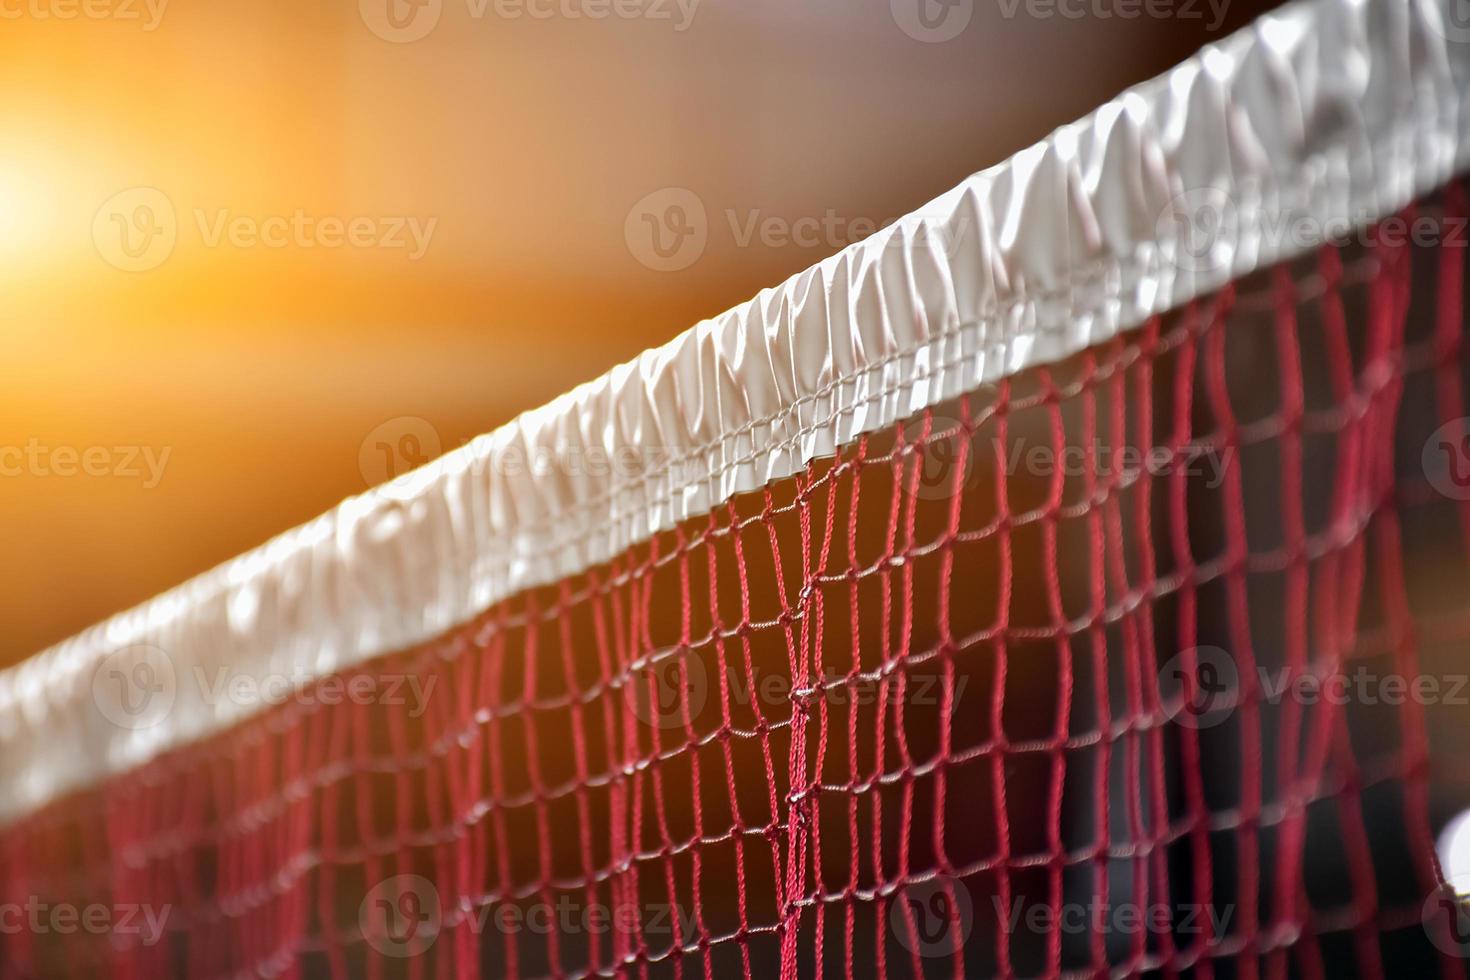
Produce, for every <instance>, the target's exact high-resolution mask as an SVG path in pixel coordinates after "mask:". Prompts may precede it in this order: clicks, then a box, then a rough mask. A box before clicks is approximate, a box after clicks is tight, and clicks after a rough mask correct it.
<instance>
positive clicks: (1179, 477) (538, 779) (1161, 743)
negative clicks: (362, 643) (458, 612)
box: [0, 187, 1470, 977]
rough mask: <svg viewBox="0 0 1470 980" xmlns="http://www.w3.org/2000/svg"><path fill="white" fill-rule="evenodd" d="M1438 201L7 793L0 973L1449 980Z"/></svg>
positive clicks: (1462, 460) (1455, 441)
mask: <svg viewBox="0 0 1470 980" xmlns="http://www.w3.org/2000/svg"><path fill="white" fill-rule="evenodd" d="M1464 213H1465V211H1464V200H1463V197H1462V195H1461V193H1460V190H1459V188H1457V187H1452V188H1450V189H1449V190H1447V191H1446V192H1443V193H1441V194H1438V195H1435V196H1434V197H1432V198H1430V199H1428V200H1426V201H1423V202H1421V203H1420V204H1419V205H1418V206H1416V207H1415V208H1413V209H1410V210H1409V211H1407V212H1405V213H1404V214H1403V215H1400V216H1398V217H1397V218H1396V219H1394V220H1395V221H1399V222H1401V223H1403V224H1404V225H1405V226H1406V227H1413V228H1420V229H1422V228H1426V227H1428V228H1432V229H1435V232H1434V234H1432V235H1429V236H1427V237H1428V238H1430V239H1432V240H1430V241H1421V240H1420V237H1421V236H1414V237H1413V240H1409V241H1406V240H1403V236H1400V237H1399V240H1397V241H1395V240H1391V239H1392V238H1393V236H1391V235H1390V234H1388V231H1389V229H1388V227H1387V225H1386V224H1385V225H1380V226H1379V228H1378V229H1377V230H1378V231H1380V232H1382V234H1379V235H1376V236H1375V235H1374V234H1373V232H1374V231H1375V229H1370V230H1369V232H1368V233H1366V234H1365V236H1360V237H1362V240H1360V241H1358V242H1356V243H1354V244H1352V245H1344V246H1340V247H1329V248H1325V249H1321V250H1318V251H1316V252H1314V253H1312V254H1309V255H1308V256H1306V257H1304V258H1302V259H1300V260H1297V261H1293V262H1291V263H1288V264H1286V265H1282V266H1279V267H1275V268H1271V269H1267V270H1263V271H1262V272H1260V273H1258V274H1255V275H1253V276H1251V277H1249V278H1248V279H1244V280H1241V281H1239V282H1236V283H1234V284H1233V285H1232V286H1230V287H1229V288H1226V289H1224V290H1222V291H1221V292H1219V293H1218V294H1215V295H1212V296H1209V297H1206V298H1203V299H1200V300H1198V301H1196V302H1194V303H1191V304H1190V305H1188V306H1187V307H1185V308H1183V309H1181V310H1177V311H1175V312H1173V313H1172V314H1170V315H1168V316H1165V317H1161V318H1157V319H1154V320H1151V321H1149V322H1148V323H1146V324H1144V325H1143V326H1141V327H1140V328H1139V329H1137V330H1135V331H1132V332H1129V333H1128V334H1126V335H1125V336H1123V337H1121V338H1118V339H1115V340H1113V341H1109V342H1107V343H1103V344H1101V345H1099V346H1096V347H1094V348H1093V349H1090V350H1088V351H1085V352H1084V353H1082V354H1080V355H1079V356H1076V357H1074V358H1072V359H1070V360H1068V361H1066V362H1064V363H1061V364H1058V365H1054V366H1052V367H1049V368H1045V369H1034V370H1031V371H1029V372H1026V373H1024V374H1022V375H1020V376H1017V377H1015V378H1012V379H1010V380H1008V381H1006V382H1004V383H1000V384H998V385H994V386H991V387H988V388H985V389H982V390H980V391H978V392H976V393H974V394H972V395H970V396H967V397H965V398H962V399H960V400H958V401H956V402H952V403H949V404H946V405H943V406H940V407H938V408H936V409H934V410H931V411H926V412H924V413H922V414H921V415H919V416H917V417H914V418H911V419H908V420H906V421H905V422H903V423H902V424H899V425H896V426H894V427H892V429H891V430H889V431H886V432H883V433H879V434H876V435H871V436H868V437H865V438H862V439H860V440H858V441H857V442H856V443H854V444H852V445H850V446H847V447H845V448H844V449H843V450H842V451H841V452H840V453H839V454H838V455H837V456H836V458H834V459H827V460H822V461H818V462H816V463H813V464H812V465H811V466H810V467H809V468H808V469H807V470H806V471H805V472H803V473H801V474H800V475H798V476H797V477H795V478H792V479H789V480H785V481H782V482H780V483H778V484H775V485H773V486H770V487H768V488H766V489H765V490H763V491H760V492H757V493H753V494H748V495H745V496H742V497H740V498H737V499H735V500H733V501H731V502H729V503H728V504H725V505H722V506H720V507H718V508H716V510H715V511H714V512H713V513H711V514H709V515H708V516H706V517H702V518H700V519H697V520H693V521H690V522H687V523H685V524H684V525H682V526H680V527H677V528H675V529H674V530H672V531H669V532H667V533H664V534H661V535H659V536H658V537H656V538H655V539H653V540H651V541H649V542H648V543H646V544H644V545H640V546H638V547H635V548H633V549H632V550H630V551H629V552H627V553H625V554H623V555H622V556H620V557H619V558H618V559H616V560H615V561H613V562H611V563H609V564H607V565H605V566H600V567H597V568H594V569H591V570H589V571H587V572H586V573H585V574H582V575H579V576H576V577H574V578H571V579H568V580H565V581H562V582H559V583H557V584H555V585H553V586H549V587H544V588H538V589H534V590H531V591H528V592H525V593H523V594H520V595H517V596H515V597H513V598H511V599H509V600H507V601H504V602H501V603H499V604H497V605H495V606H494V607H492V608H490V609H487V610H485V611H484V613H483V614H482V615H480V616H479V617H478V618H476V619H475V620H474V621H473V622H469V623H467V624H465V625H463V626H462V627H460V628H457V629H455V630H453V631H451V632H449V633H448V634H446V635H443V636H441V637H439V638H437V639H435V640H433V641H432V642H428V643H425V644H423V645H421V646H419V647H416V648H414V649H409V650H403V651H400V652H398V653H395V654H393V655H390V656H387V657H384V658H380V659H378V660H376V661H374V662H371V663H369V664H367V665H364V666H362V667H360V668H357V669H354V670H352V671H349V672H348V673H347V674H345V675H342V676H339V677H335V678H328V679H326V680H324V681H321V682H319V683H318V684H316V685H315V686H313V687H311V688H308V689H307V690H306V691H305V692H303V693H302V694H301V695H298V696H295V697H292V698H290V699H288V700H287V701H285V702H284V703H282V704H279V705H277V706H275V707H273V708H271V709H270V710H268V711H266V712H264V713H262V714H259V715H257V716H255V717H253V718H252V719H251V720H249V721H247V722H246V723H244V724H241V725H239V726H238V727H236V728H234V729H232V730H230V731H228V732H226V733H225V734H223V735H220V736H217V737H214V738H212V739H210V740H208V741H206V742H203V743H199V744H195V745H192V746H187V747H184V748H181V749H178V750H175V751H172V752H170V753H167V754H165V755H163V756H161V757H159V758H157V759H156V760H155V761H153V762H151V763H149V764H147V765H145V766H143V767H141V768H140V769H138V770H136V771H133V772H130V773H127V774H124V775H120V776H117V777H114V778H112V779H110V780H109V781H107V782H105V783H103V784H101V785H99V786H97V787H94V788H92V789H89V790H86V791H84V792H80V793H76V794H73V795H71V796H68V797H66V798H64V799H62V800H60V801H58V802H55V803H53V804H51V805H49V806H47V807H46V808H44V809H43V810H41V811H39V812H36V813H33V814H30V815H28V816H26V817H24V818H22V819H20V820H19V821H16V822H13V823H12V824H11V825H10V826H9V827H8V828H6V829H5V830H4V831H3V833H0V849H3V850H0V889H3V892H0V899H3V901H4V902H5V903H8V904H6V905H4V906H3V908H5V909H6V910H7V914H6V915H0V919H4V920H5V921H0V975H3V976H5V977H29V976H38V975H54V976H61V975H71V976H84V975H102V974H111V975H116V976H121V977H158V976H164V975H187V976H192V977H227V976H284V977H317V976H321V977H342V976H349V975H350V976H368V977H381V976H394V977H397V976H408V977H467V976H476V975H486V976H540V975H556V976H588V975H636V976H700V977H709V976H745V977H752V976H753V977H771V976H812V975H818V974H820V975H831V976H842V977H886V976H919V975H925V976H955V977H960V976H982V975H999V976H1048V977H1055V976H1064V975H1066V976H1079V977H1081V976H1087V977H1094V976H1107V975H1110V974H1111V975H1124V974H1127V975H1133V974H1140V973H1147V974H1151V975H1158V976H1169V977H1173V976H1182V975H1189V976H1201V977H1256V976H1263V975H1264V976H1270V977H1284V976H1301V977H1341V976H1365V977H1381V976H1432V975H1444V976H1460V975H1463V974H1462V972H1461V971H1462V967H1461V963H1462V960H1461V959H1460V958H1459V956H1458V955H1457V954H1458V953H1459V952H1460V951H1461V949H1462V947H1464V945H1465V944H1463V943H1461V944H1458V945H1457V944H1456V942H1455V940H1456V939H1458V938H1463V937H1464V936H1465V935H1466V932H1465V930H1464V928H1463V926H1464V922H1463V921H1461V920H1457V919H1456V918H1455V907H1454V903H1453V902H1452V901H1437V900H1436V895H1437V894H1438V893H1437V892H1436V889H1437V888H1439V887H1441V886H1440V882H1441V872H1440V870H1439V867H1438V863H1437V859H1436V856H1435V848H1434V840H1433V833H1434V832H1435V830H1436V829H1437V828H1438V827H1440V826H1441V825H1442V824H1443V823H1444V822H1445V820H1446V819H1447V818H1448V817H1449V816H1450V815H1452V814H1453V813H1454V812H1456V811H1457V810H1459V809H1461V808H1463V807H1464V806H1466V805H1467V804H1470V792H1467V787H1470V784H1467V781H1466V779H1465V778H1464V777H1465V775H1466V774H1467V772H1470V765H1467V763H1466V762H1465V753H1464V752H1463V751H1462V749H1463V748H1464V747H1465V746H1467V745H1470V738H1467V737H1466V735H1465V732H1466V731H1467V728H1466V725H1465V721H1466V719H1467V717H1470V711H1466V710H1465V709H1463V708H1458V707H1457V706H1456V705H1457V703H1460V702H1457V700H1456V696H1458V697H1460V698H1463V697H1464V695H1462V694H1460V693H1459V692H1458V690H1457V689H1456V690H1455V691H1454V692H1453V693H1454V695H1455V696H1452V688H1454V687H1455V684H1456V678H1457V677H1459V678H1460V679H1461V681H1463V675H1464V672H1465V670H1466V669H1467V668H1466V667H1465V664H1466V663H1467V661H1466V659H1465V647H1466V641H1467V640H1470V490H1467V489H1466V487H1467V485H1470V452H1467V449H1470V446H1467V444H1466V440H1465V435H1466V433H1467V432H1470V428H1466V427H1465V426H1464V423H1463V416H1464V415H1465V392H1466V380H1467V377H1470V373H1467V371H1466V361H1467V358H1466V347H1465V344H1464V342H1463V337H1464V325H1465V324H1464V313H1465V304H1464V301H1463V282H1464V256H1465V248H1464V244H1465V232H1464V222H1463V220H1461V216H1462V215H1463V214H1464ZM179 670H180V676H179V678H178V683H192V682H195V679H193V678H190V677H189V675H188V672H187V670H186V669H185V668H184V667H183V666H182V665H181V666H180V668H179ZM1363 678H1366V680H1361V679H1363ZM1393 678H1399V679H1400V681H1404V682H1407V683H1409V684H1410V685H1411V692H1412V685H1413V684H1414V683H1422V682H1423V681H1425V680H1426V679H1428V680H1433V681H1435V682H1436V683H1437V684H1438V687H1437V693H1435V694H1433V695H1431V694H1429V693H1426V692H1425V691H1424V690H1423V689H1419V690H1417V692H1412V693H1411V694H1410V695H1409V696H1407V697H1398V698H1394V697H1390V696H1388V695H1387V694H1386V693H1385V690H1386V685H1387V684H1388V683H1389V682H1390V681H1391V680H1392V679H1393ZM1355 679H1359V680H1355ZM1347 682H1351V683H1347ZM1334 684H1335V685H1336V686H1335V687H1334ZM354 685H356V687H355V688H354ZM415 685H417V686H416V687H415ZM354 690H356V692H357V694H356V695H354V694H353V693H352V692H353V691H354ZM313 692H315V694H314V695H313ZM333 692H335V693H333ZM37 907H40V908H42V909H44V910H49V911H41V912H35V911H34V910H35V909H36V908H37ZM68 907H69V908H72V909H73V910H74V911H75V916H76V918H77V919H78V920H84V919H85V917H86V916H87V915H94V916H95V917H96V921H97V922H101V919H102V916H103V915H108V916H111V919H110V920H109V923H108V925H107V927H106V928H100V929H91V928H87V927H86V925H85V922H83V923H82V925H81V926H80V927H78V928H73V929H70V930H67V929H64V928H62V927H61V926H60V925H58V922H57V921H56V919H55V917H54V914H53V913H54V911H55V909H57V908H68ZM94 908H101V909H102V910H103V911H102V912H90V911H89V909H94ZM17 909H19V910H20V911H19V912H17V911H16V910H17ZM150 915H151V916H152V919H151V920H150V918H149V917H150ZM7 916H8V917H7ZM22 918H24V919H25V921H24V922H21V919H22ZM125 918H127V919H128V920H129V922H130V923H131V926H132V927H131V928H125V927H124V925H125V924H124V921H123V920H124V919H125ZM150 922H151V924H150ZM17 923H19V927H18V928H16V927H15V926H16V925H17ZM1457 930H1458V931H1457Z"/></svg>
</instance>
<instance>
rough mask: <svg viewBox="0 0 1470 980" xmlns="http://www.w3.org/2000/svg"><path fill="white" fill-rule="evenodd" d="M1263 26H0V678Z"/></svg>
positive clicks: (1069, 6)
mask: <svg viewBox="0 0 1470 980" xmlns="http://www.w3.org/2000/svg"><path fill="white" fill-rule="evenodd" d="M1269 6H1272V4H1270V3H1268V2H1263V0H1252V2H1246V0H1213V2H1206V0H1177V2H1170V3H1166V4H1161V5H1158V6H1155V7H1151V8H1149V9H1152V10H1155V11H1164V15H1159V14H1158V13H1155V14H1149V13H1148V12H1147V11H1146V10H1145V9H1144V8H1143V6H1142V5H1141V4H1137V5H1135V4H1133V3H1131V2H1129V0H1062V2H1061V3H1060V4H1054V3H1052V2H1051V0H947V2H944V3H941V2H938V0H891V2H888V0H883V2H877V3H870V4H857V3H852V2H847V3H838V2H836V0H677V2H676V0H360V2H351V0H332V2H322V3H300V2H291V0H260V2H256V3H252V4H239V3H230V2H225V0H0V86H3V88H4V91H5V93H6V97H5V99H4V100H3V101H0V132H3V134H4V139H3V140H0V283H3V290H4V293H3V295H4V302H5V309H6V316H5V327H4V333H5V340H6V344H5V349H6V354H7V356H6V357H5V358H4V360H3V363H0V514H3V523H4V528H3V530H4V541H5V546H6V551H7V556H8V560H7V561H6V562H4V563H3V564H0V623H3V624H4V625H5V627H6V629H5V630H4V631H3V634H0V665H4V664H9V663H13V662H15V661H18V660H20V659H23V658H24V657H26V656H28V655H30V654H31V653H34V652H35V651H37V650H40V649H42V648H43V647H45V646H47V645H49V644H51V643H54V642H56V641H58V640H60V639H63V638H64V637H66V636H67V635H69V634H71V633H73V632H75V631H77V630H79V629H81V628H83V627H85V626H87V625H89V624H90V623H93V622H95V621H97V620H99V619H102V618H104V617H106V616H108V615H110V614H111V613H114V612H117V611H119V610H121V609H124V608H126V607H128V606H130V605H133V604H135V603H138V602H141V601H143V600H145V599H147V598H148V597H149V596H151V595H153V594H155V593H157V592H159V591H161V590H163V589H166V588H168V587H169V586H172V585H174V584H177V583H179V582H181V581H183V580H184V579H186V578H188V577H189V576H192V575H194V574H197V573H199V572H202V571H205V570H207V569H208V568H210V567H211V566H213V565H215V564H217V563H219V562H221V561H224V560H226V559H228V558H230V557H232V556H234V555H235V554H238V553H239V552H241V551H243V550H245V549H247V548H250V547H252V546H254V545H257V544H259V543H261V542H263V541H265V540H266V539H267V538H269V537H270V536H271V535H273V534H275V533H278V532H280V531H283V530H285V529H287V528H289V527H291V526H292V525H295V524H297V523H300V522H301V521H304V520H307V519H309V518H311V517H313V516H315V515H317V514H318V513H320V512H322V511H324V510H326V509H328V508H330V507H331V506H333V505H334V504H335V503H336V502H337V501H339V500H340V499H342V498H343V497H345V496H348V495H351V494H354V493H358V492H361V491H362V490H364V489H366V488H367V487H368V486H369V485H371V484H373V483H376V482H378V481H380V480H382V479H384V478H386V477H388V476H391V475H393V474H394V473H396V472H398V471H400V470H402V469H405V468H407V467H408V466H410V465H413V464H414V463H416V462H420V461H422V460H423V459H426V458H428V457H429V456H432V455H435V454H436V453H437V452H439V451H447V450H449V449H452V448H454V447H455V446H458V445H460V444H461V443H462V442H464V441H466V440H467V439H469V438H470V437H472V436H473V435H475V434H477V433H480V432H484V431H487V430H489V429H492V428H494V427H495V426H497V425H500V424H502V423H504V422H506V421H507V420H509V419H511V418H512V417H514V416H515V415H516V414H517V413H519V412H521V411H524V410H526V409H530V408H534V407H536V406H538V405H540V404H542V403H543V402H545V401H547V400H549V399H550V398H552V397H554V396H555V395H557V394H559V393H561V392H562V391H564V390H566V389H568V388H570V387H572V386H573V385H575V384H577V383H579V382H582V381H586V380H589V379H591V378H594V377H596V376H597V375H599V374H601V373H602V372H604V371H605V370H607V369H608V368H610V367H612V366H613V365H614V364H617V363H618V362H621V361H624V360H627V359H629V358H631V357H633V356H635V355H636V354H637V353H638V352H639V351H641V350H643V349H644V348H646V347H650V346H654V345H657V344H661V343H663V342H665V341H667V340H668V339H670V338H672V337H673V336H675V335H676V334H677V333H679V332H680V331H682V330H684V329H685V328H687V327H689V326H690V325H692V324H693V323H695V322H696V321H698V320H699V319H701V318H703V317H707V316H712V315H715V314H717V313H719V312H720V311H722V310H724V309H725V308H727V307H729V306H731V305H733V304H735V303H738V302H740V301H741V300H743V299H745V298H747V297H748V296H750V295H751V294H753V293H754V292H756V291H757V290H758V289H760V288H761V287H763V286H767V285H771V284H773V283H776V282H778V281H779V280H781V279H782V278H784V277H786V276H788V275H790V274H793V273H795V272H798V271H800V270H801V269H802V268H804V267H806V266H807V265H810V264H811V263H813V262H815V261H817V260H818V259H820V258H822V257H823V256H825V255H827V254H829V253H831V252H833V251H836V250H838V249H840V248H841V247H843V246H844V245H846V244H848V243H849V242H851V241H854V240H856V239H858V238H861V237H863V235H865V234H868V233H870V232H871V231H872V230H874V229H875V228H876V227H878V226H881V225H882V224H884V223H886V222H888V221H890V220H891V219H893V218H895V217H898V216H900V215H902V214H903V213H905V212H906V211H908V210H911V209H913V208H915V207H917V206H919V205H922V204H923V203H924V202H925V201H927V200H928V199H930V198H932V197H934V196H935V195H937V194H939V193H941V192H942V191H944V190H946V189H947V188H949V187H950V186H952V185H953V184H955V183H956V182H957V181H959V180H961V179H962V178H963V177H965V176H966V175H968V174H970V173H972V172H974V171H976V170H980V169H982V168H984V167H987V166H989V165H991V164H994V163H996V162H998V161H1000V160H1002V159H1004V158H1005V157H1007V156H1009V155H1010V154H1011V153H1013V152H1015V151H1016V150H1018V149H1021V148H1023V147H1025V146H1027V145H1029V144H1030V143H1032V142H1034V141H1036V140H1038V139H1040V138H1041V137H1043V136H1045V135H1046V134H1047V133H1048V132H1049V131H1050V130H1052V129H1053V128H1055V127H1056V126H1058V125H1060V124H1063V123H1066V122H1068V121H1071V120H1072V119H1075V118H1077V117H1079V116H1081V115H1084V114H1085V113H1087V112H1088V111H1089V110H1090V109H1092V108H1093V107H1094V106H1095V105H1096V104H1097V103H1099V102H1101V101H1103V100H1104V99H1106V98H1108V97H1110V96H1112V95H1114V94H1116V93H1117V92H1118V91H1119V90H1121V89H1123V88H1125V87H1126V86H1128V85H1130V84H1133V83H1135V82H1138V81H1142V80H1143V79H1146V78H1148V77H1150V76H1152V75H1155V74H1157V73H1159V72H1161V71H1163V70H1165V69H1167V68H1168V67H1169V66H1170V65H1172V64H1174V63H1175V62H1177V61H1178V60H1180V59H1181V58H1183V57H1185V56H1187V55H1188V54H1190V53H1191V52H1192V51H1193V50H1195V49H1196V48H1198V47H1199V46H1200V45H1202V44H1204V43H1207V42H1209V41H1210V40H1213V39H1216V38H1218V37H1220V36H1222V35H1223V34H1225V33H1227V32H1228V31H1229V30H1232V29H1234V28H1236V27H1239V26H1241V25H1242V24H1245V23H1247V22H1249V20H1251V19H1252V18H1253V17H1254V16H1255V15H1257V14H1258V13H1260V12H1261V10H1262V9H1263V8H1265V7H1269ZM659 222H662V225H660V224H659Z"/></svg>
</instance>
